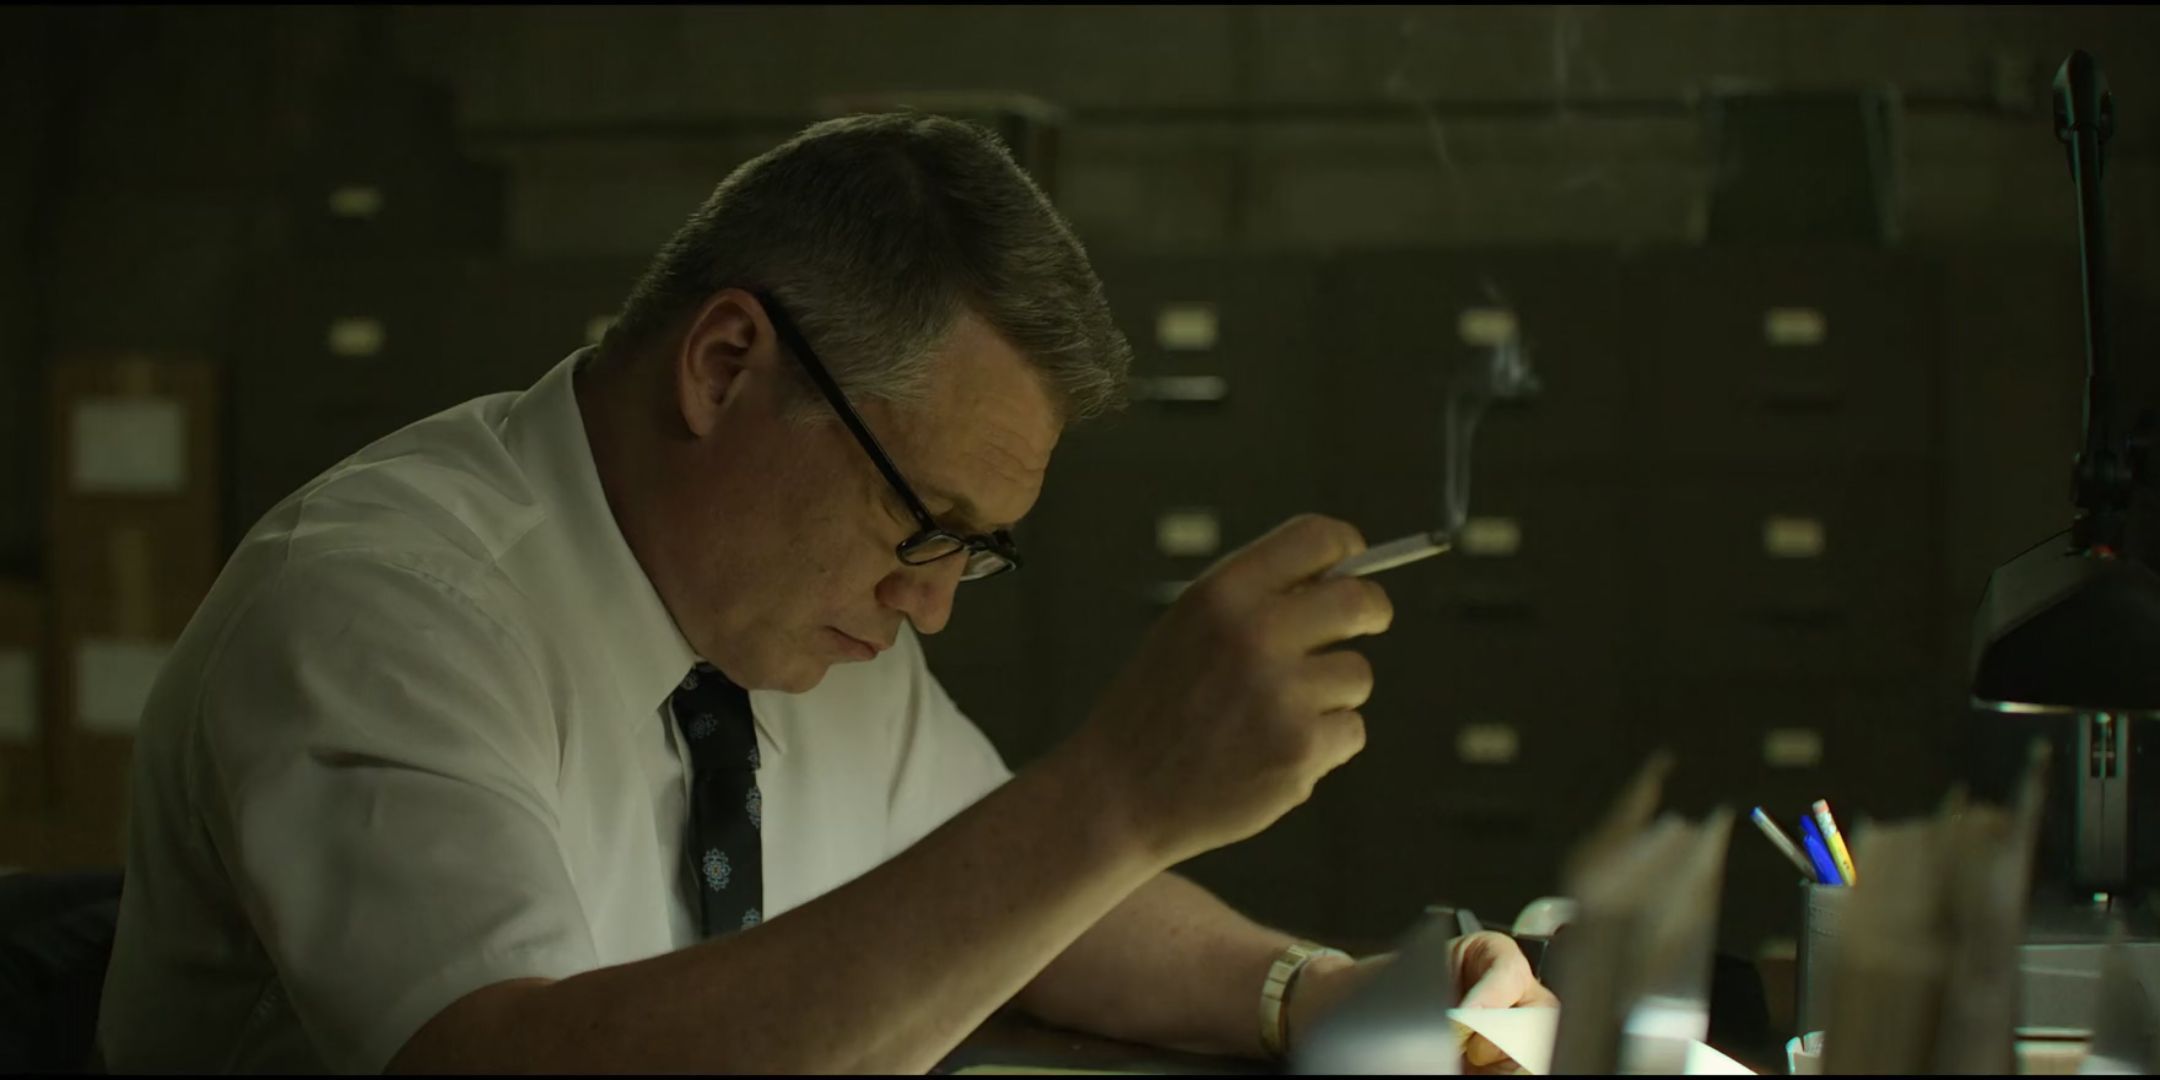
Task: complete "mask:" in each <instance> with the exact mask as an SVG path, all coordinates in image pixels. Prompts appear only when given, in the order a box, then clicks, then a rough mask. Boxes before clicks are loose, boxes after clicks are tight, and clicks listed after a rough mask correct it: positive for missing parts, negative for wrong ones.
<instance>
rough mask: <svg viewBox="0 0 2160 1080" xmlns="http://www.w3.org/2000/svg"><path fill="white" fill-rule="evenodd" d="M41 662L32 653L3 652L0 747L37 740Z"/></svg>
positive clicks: (23, 651)
mask: <svg viewBox="0 0 2160 1080" xmlns="http://www.w3.org/2000/svg"><path fill="white" fill-rule="evenodd" d="M37 705H38V686H37V658H36V656H34V655H33V654H32V653H31V652H30V650H28V649H0V744H6V743H27V742H31V741H34V740H35V739H36V738H37V729H38V722H37V718H38V708H37Z"/></svg>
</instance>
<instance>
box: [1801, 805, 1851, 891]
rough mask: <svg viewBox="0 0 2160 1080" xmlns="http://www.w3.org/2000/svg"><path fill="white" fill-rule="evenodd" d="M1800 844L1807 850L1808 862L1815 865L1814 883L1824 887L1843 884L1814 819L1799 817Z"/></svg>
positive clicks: (1843, 881)
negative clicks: (1819, 883) (1816, 882)
mask: <svg viewBox="0 0 2160 1080" xmlns="http://www.w3.org/2000/svg"><path fill="white" fill-rule="evenodd" d="M1800 843H1801V844H1802V845H1804V846H1806V848H1807V856H1808V861H1809V862H1811V863H1814V864H1815V880H1816V881H1818V882H1821V883H1822V884H1824V885H1843V884H1845V879H1844V878H1841V877H1839V876H1838V869H1837V860H1836V859H1833V858H1831V857H1830V849H1829V848H1828V847H1827V846H1825V845H1824V844H1823V840H1822V830H1821V829H1818V828H1816V827H1815V819H1814V818H1811V817H1807V816H1806V815H1802V816H1801V818H1800Z"/></svg>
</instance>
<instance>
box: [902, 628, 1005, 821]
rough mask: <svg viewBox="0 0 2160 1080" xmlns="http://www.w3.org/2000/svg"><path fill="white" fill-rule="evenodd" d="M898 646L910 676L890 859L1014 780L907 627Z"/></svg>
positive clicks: (908, 679) (903, 719)
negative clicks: (933, 668) (939, 678)
mask: <svg viewBox="0 0 2160 1080" xmlns="http://www.w3.org/2000/svg"><path fill="white" fill-rule="evenodd" d="M896 647H898V648H903V649H905V650H906V651H907V655H906V656H905V657H904V659H905V660H906V663H907V673H908V674H907V694H906V707H905V710H904V715H903V717H902V720H901V724H900V732H901V741H900V752H899V757H898V762H899V767H898V768H897V769H896V770H895V772H894V775H893V785H892V795H891V798H890V801H889V803H888V812H887V815H886V833H885V835H886V850H885V857H886V858H888V859H889V858H891V857H893V856H895V855H898V854H900V853H901V852H903V851H906V850H907V849H908V848H910V847H913V846H914V844H915V842H916V841H918V840H921V839H922V838H923V837H925V836H928V835H929V834H930V833H931V832H932V831H934V830H936V829H937V827H938V826H940V825H943V824H945V823H946V822H947V821H950V820H951V819H952V818H953V816H954V815H956V814H958V813H960V812H961V811H962V810H965V809H967V808H968V807H970V806H973V805H974V804H975V802H976V801H977V800H979V799H981V798H982V797H983V796H985V795H988V794H989V793H990V792H992V791H993V790H996V788H997V787H998V786H999V785H1001V784H1003V783H1004V782H1005V781H1007V780H1010V779H1012V770H1011V769H1008V768H1006V767H1005V761H1004V759H1003V758H1001V757H999V756H998V752H997V748H996V747H994V746H992V745H990V740H989V738H988V737H987V736H985V735H984V734H983V733H982V729H981V728H978V727H976V726H975V723H974V721H972V720H969V719H968V718H967V715H966V714H965V713H962V712H961V711H960V706H958V705H957V704H955V703H954V702H953V699H952V697H951V695H949V694H947V693H946V692H945V687H944V686H942V685H940V684H939V683H938V681H937V676H935V675H933V674H931V673H930V667H929V664H928V663H927V662H925V660H924V659H923V653H922V643H921V642H920V641H919V640H917V639H916V637H915V632H914V630H913V629H912V628H903V630H902V632H901V635H900V640H899V641H898V642H897V643H896Z"/></svg>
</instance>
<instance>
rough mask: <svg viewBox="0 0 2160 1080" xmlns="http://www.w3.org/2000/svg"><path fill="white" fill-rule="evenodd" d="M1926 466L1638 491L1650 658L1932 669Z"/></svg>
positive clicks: (1748, 665) (1694, 664) (1741, 665)
mask: <svg viewBox="0 0 2160 1080" xmlns="http://www.w3.org/2000/svg"><path fill="white" fill-rule="evenodd" d="M1931 497H1932V496H1931V494H1930V489H1929V487H1928V486H1927V481H1926V474H1925V472H1924V470H1921V469H1918V468H1908V469H1876V470H1871V471H1868V472H1866V473H1864V474H1862V473H1861V472H1860V471H1859V470H1848V471H1845V472H1843V473H1829V472H1804V471H1799V470H1785V471H1764V472H1757V473H1750V474H1733V475H1730V476H1724V477H1718V478H1714V479H1690V480H1674V481H1670V482H1667V483H1663V484H1659V485H1655V486H1652V487H1650V488H1649V489H1648V491H1647V493H1646V498H1645V500H1644V507H1645V510H1644V513H1643V515H1642V520H1641V521H1640V524H1639V533H1640V540H1641V542H1642V545H1643V546H1642V548H1641V550H1642V551H1643V559H1642V566H1641V573H1640V577H1639V579H1638V582H1637V587H1638V595H1640V596H1641V597H1642V609H1643V614H1644V622H1643V624H1642V626H1641V627H1640V628H1639V629H1640V633H1641V634H1642V636H1643V639H1644V642H1645V645H1646V647H1647V650H1648V656H1647V659H1648V661H1649V662H1650V663H1651V664H1652V665H1654V666H1656V667H1659V668H1661V669H1664V670H1670V671H1675V672H1684V671H1696V672H1723V673H1727V674H1743V673H1745V674H1777V673H1798V672H1814V673H1821V674H1831V675H1847V674H1858V673H1872V674H1883V673H1891V672H1896V673H1905V672H1909V671H1912V670H1915V669H1918V668H1922V667H1925V666H1927V665H1928V664H1930V663H1931V662H1932V658H1933V648H1934V637H1933V634H1932V627H1933V625H1934V619H1935V611H1936V606H1937V597H1936V590H1935V585H1934V582H1935V576H1934V574H1933V572H1932V565H1931V562H1930V555H1931V552H1932V551H1933V550H1934V543H1935V539H1934V535H1933V531H1934V530H1933V526H1932V524H1931V522H1930V518H1929V514H1928V509H1927V507H1928V501H1929V500H1930V499H1931Z"/></svg>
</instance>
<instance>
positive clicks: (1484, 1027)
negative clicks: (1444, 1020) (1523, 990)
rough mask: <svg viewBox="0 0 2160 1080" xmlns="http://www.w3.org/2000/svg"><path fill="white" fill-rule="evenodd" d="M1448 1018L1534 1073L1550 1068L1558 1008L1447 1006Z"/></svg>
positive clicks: (1540, 1074) (1537, 1073)
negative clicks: (1467, 1007)
mask: <svg viewBox="0 0 2160 1080" xmlns="http://www.w3.org/2000/svg"><path fill="white" fill-rule="evenodd" d="M1447 1015H1448V1019H1450V1020H1453V1021H1455V1022H1456V1023H1458V1024H1461V1025H1462V1026H1463V1027H1465V1028H1467V1029H1469V1030H1470V1031H1471V1032H1473V1033H1475V1034H1478V1035H1483V1036H1485V1039H1486V1041H1487V1042H1490V1043H1492V1044H1493V1045H1494V1046H1497V1047H1499V1048H1500V1052H1501V1053H1503V1054H1506V1055H1507V1056H1509V1057H1511V1058H1514V1059H1515V1064H1517V1065H1520V1066H1522V1067H1523V1068H1524V1069H1525V1070H1527V1071H1528V1072H1530V1073H1531V1074H1533V1075H1536V1076H1543V1075H1545V1074H1546V1073H1549V1072H1551V1071H1552V1052H1553V1039H1554V1038H1555V1037H1557V1036H1558V1035H1559V1034H1560V1010H1558V1009H1553V1008H1525V1009H1449V1010H1448V1014H1447Z"/></svg>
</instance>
